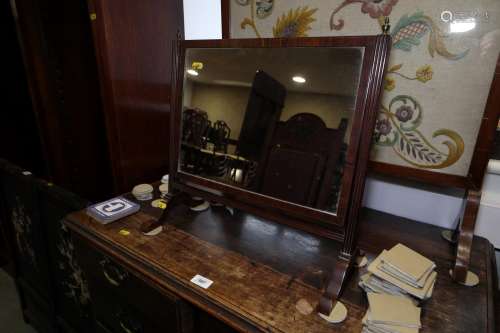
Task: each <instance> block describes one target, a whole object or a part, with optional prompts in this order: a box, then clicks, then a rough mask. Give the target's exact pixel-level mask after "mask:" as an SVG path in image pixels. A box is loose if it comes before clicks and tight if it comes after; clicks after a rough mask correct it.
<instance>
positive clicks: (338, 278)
mask: <svg viewBox="0 0 500 333" xmlns="http://www.w3.org/2000/svg"><path fill="white" fill-rule="evenodd" d="M356 255H357V253H355V255H352V256H343V255H339V257H338V258H337V261H336V262H335V267H334V268H333V272H332V275H331V276H330V280H329V281H328V285H327V287H326V290H325V292H324V293H323V295H321V298H320V300H319V305H318V311H319V313H321V314H324V315H325V316H328V315H329V314H330V312H332V309H333V307H334V306H335V303H336V302H337V299H338V298H339V296H340V294H341V293H342V290H343V288H344V284H345V282H346V280H347V276H348V275H349V272H350V270H351V269H352V268H353V265H354V263H353V261H354V260H355V258H356Z"/></svg>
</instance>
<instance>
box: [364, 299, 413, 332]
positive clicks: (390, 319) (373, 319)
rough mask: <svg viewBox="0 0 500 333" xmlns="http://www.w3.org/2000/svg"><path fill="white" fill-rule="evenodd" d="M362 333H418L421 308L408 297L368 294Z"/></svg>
mask: <svg viewBox="0 0 500 333" xmlns="http://www.w3.org/2000/svg"><path fill="white" fill-rule="evenodd" d="M367 296H368V303H369V306H370V307H369V309H368V311H367V312H366V315H365V317H364V318H363V331H362V333H418V331H419V329H420V327H421V323H420V310H421V309H420V308H419V307H417V306H416V305H415V304H413V302H412V301H411V300H409V299H408V298H407V297H402V296H394V295H387V294H377V293H367Z"/></svg>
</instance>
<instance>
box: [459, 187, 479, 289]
mask: <svg viewBox="0 0 500 333" xmlns="http://www.w3.org/2000/svg"><path fill="white" fill-rule="evenodd" d="M480 202H481V191H476V190H471V189H469V190H467V194H466V203H465V211H464V216H463V218H462V224H461V226H460V232H459V234H458V244H457V256H456V260H455V266H454V267H453V273H452V277H453V279H454V280H455V281H456V282H458V283H462V284H464V283H465V281H466V278H467V272H468V270H469V264H470V254H471V250H472V240H473V238H474V228H475V226H476V218H477V213H478V211H479V204H480Z"/></svg>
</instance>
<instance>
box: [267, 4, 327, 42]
mask: <svg viewBox="0 0 500 333" xmlns="http://www.w3.org/2000/svg"><path fill="white" fill-rule="evenodd" d="M317 10H318V9H317V8H312V9H309V7H308V6H305V7H297V8H296V9H295V10H293V9H290V10H289V11H288V13H287V14H282V15H281V17H279V18H278V20H277V21H276V24H275V25H274V27H273V36H274V37H284V38H289V37H306V36H307V31H309V30H311V26H310V24H311V23H312V22H314V21H316V19H315V18H314V17H313V14H314V13H315V12H316V11H317Z"/></svg>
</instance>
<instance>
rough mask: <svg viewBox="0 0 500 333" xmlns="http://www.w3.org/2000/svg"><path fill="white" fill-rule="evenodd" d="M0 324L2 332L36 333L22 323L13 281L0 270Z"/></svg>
mask: <svg viewBox="0 0 500 333" xmlns="http://www.w3.org/2000/svg"><path fill="white" fill-rule="evenodd" d="M0 323H1V328H0V330H1V331H2V332H13V333H14V332H15V333H36V331H35V330H34V329H33V328H32V327H31V326H29V325H27V324H25V323H24V320H23V317H22V315H21V306H20V304H19V300H18V298H17V293H16V287H15V285H14V281H13V280H12V279H11V278H10V276H9V275H7V273H5V272H4V271H3V270H2V269H0Z"/></svg>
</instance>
